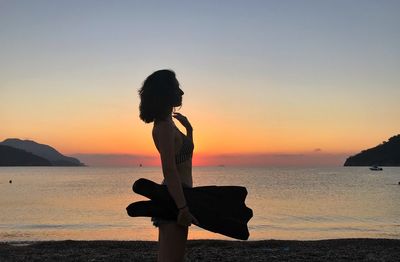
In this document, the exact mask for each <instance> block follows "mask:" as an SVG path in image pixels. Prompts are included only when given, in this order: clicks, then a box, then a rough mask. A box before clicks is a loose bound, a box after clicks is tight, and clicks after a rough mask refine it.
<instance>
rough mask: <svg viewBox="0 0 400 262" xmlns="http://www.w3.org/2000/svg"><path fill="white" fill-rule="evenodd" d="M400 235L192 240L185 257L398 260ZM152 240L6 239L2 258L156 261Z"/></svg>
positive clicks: (1, 247) (0, 248)
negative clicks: (26, 240)
mask: <svg viewBox="0 0 400 262" xmlns="http://www.w3.org/2000/svg"><path fill="white" fill-rule="evenodd" d="M399 257H400V240H398V239H363V238H355V239H330V240H315V241H295V240H261V241H222V240H189V241H188V244H187V249H186V256H185V261H187V262H191V261H252V262H255V261H398V259H399ZM156 259H157V242H154V241H72V240H67V241H42V242H9V243H7V242H2V243H0V261H2V262H8V261H59V262H60V261H141V262H144V261H156Z"/></svg>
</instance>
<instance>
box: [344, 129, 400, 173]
mask: <svg viewBox="0 0 400 262" xmlns="http://www.w3.org/2000/svg"><path fill="white" fill-rule="evenodd" d="M373 165H377V166H400V134H399V135H396V136H393V137H391V138H389V141H387V142H386V141H385V142H383V143H382V144H380V145H378V146H376V147H373V148H370V149H367V150H363V151H361V153H359V154H357V155H354V156H351V157H349V158H347V160H346V162H345V163H344V166H373Z"/></svg>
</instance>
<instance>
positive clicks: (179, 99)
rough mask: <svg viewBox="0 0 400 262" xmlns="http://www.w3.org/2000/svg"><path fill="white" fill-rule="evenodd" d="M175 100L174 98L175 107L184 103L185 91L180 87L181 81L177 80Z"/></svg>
mask: <svg viewBox="0 0 400 262" xmlns="http://www.w3.org/2000/svg"><path fill="white" fill-rule="evenodd" d="M174 94H175V96H174V100H173V105H172V106H173V107H178V106H181V105H182V96H183V94H184V92H183V91H182V89H180V88H179V82H178V81H176V86H175V90H174Z"/></svg>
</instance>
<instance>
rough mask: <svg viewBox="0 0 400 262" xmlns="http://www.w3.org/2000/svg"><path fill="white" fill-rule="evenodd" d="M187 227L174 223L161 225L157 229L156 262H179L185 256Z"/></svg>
mask: <svg viewBox="0 0 400 262" xmlns="http://www.w3.org/2000/svg"><path fill="white" fill-rule="evenodd" d="M187 237H188V227H182V226H179V225H178V224H175V223H169V224H161V225H159V229H158V243H159V250H158V262H181V261H183V258H184V255H185V248H186V242H187Z"/></svg>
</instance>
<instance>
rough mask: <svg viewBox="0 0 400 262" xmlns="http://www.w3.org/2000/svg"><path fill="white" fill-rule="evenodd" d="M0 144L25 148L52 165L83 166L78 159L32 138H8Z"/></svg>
mask: <svg viewBox="0 0 400 262" xmlns="http://www.w3.org/2000/svg"><path fill="white" fill-rule="evenodd" d="M0 145H4V146H11V147H14V148H17V149H21V150H25V151H26V152H30V153H32V154H34V155H36V156H39V157H42V158H45V159H47V160H49V161H50V163H51V165H53V166H84V164H83V163H81V162H80V161H79V160H78V159H76V158H73V157H68V156H64V155H62V154H61V153H60V152H58V151H57V150H56V149H54V148H52V147H51V146H48V145H44V144H39V143H36V142H35V141H32V140H21V139H17V138H8V139H6V140H4V141H3V142H1V143H0Z"/></svg>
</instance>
